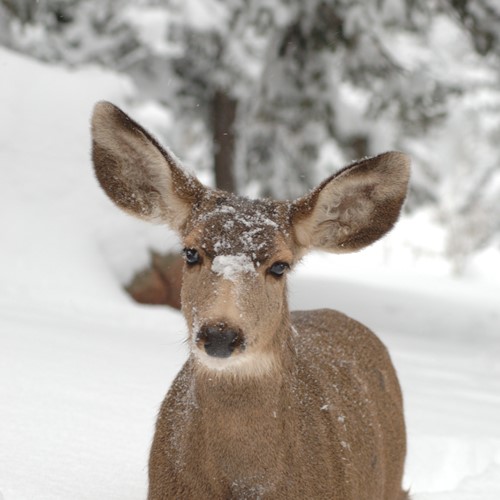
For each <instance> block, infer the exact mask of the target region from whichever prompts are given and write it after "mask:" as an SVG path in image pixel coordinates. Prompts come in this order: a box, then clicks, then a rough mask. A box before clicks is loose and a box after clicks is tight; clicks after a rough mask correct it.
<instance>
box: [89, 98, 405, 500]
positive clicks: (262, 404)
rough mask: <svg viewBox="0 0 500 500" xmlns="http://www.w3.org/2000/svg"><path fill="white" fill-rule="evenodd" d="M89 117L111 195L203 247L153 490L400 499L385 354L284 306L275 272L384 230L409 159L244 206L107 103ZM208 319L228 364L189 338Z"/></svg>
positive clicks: (191, 284)
mask: <svg viewBox="0 0 500 500" xmlns="http://www.w3.org/2000/svg"><path fill="white" fill-rule="evenodd" d="M117 116H118V117H119V119H117ZM93 124H94V125H93V139H94V142H93V145H94V146H93V147H94V155H93V159H94V165H95V168H96V172H97V176H98V179H99V180H100V182H101V184H102V185H103V188H104V189H105V190H106V192H107V193H108V195H109V196H110V197H111V198H112V199H113V200H114V201H115V202H116V203H117V204H118V205H119V206H121V207H122V208H124V209H125V210H127V211H132V212H133V213H134V214H135V215H136V216H139V217H142V218H144V219H147V220H152V219H158V218H159V219H160V220H163V221H164V222H166V223H167V224H169V225H171V226H172V227H174V228H175V229H177V230H178V232H179V234H180V236H181V238H182V239H183V242H184V244H185V246H186V247H188V248H191V249H195V250H196V251H197V252H198V253H199V255H200V260H199V262H198V263H196V264H194V265H186V266H185V269H184V279H183V289H182V307H183V313H184V315H185V317H186V320H187V324H188V329H189V338H188V341H189V346H190V350H191V354H190V356H189V359H188V361H187V362H186V364H185V365H184V367H183V369H182V370H181V372H180V373H179V375H178V376H177V378H176V379H175V381H174V383H173V385H172V387H171V389H170V391H169V393H168V394H167V397H166V399H165V401H164V403H163V405H162V407H161V409H160V413H159V415H158V420H157V425H156V431H155V436H154V439H153V444H152V448H151V455H150V463H149V496H148V498H149V499H150V500H160V499H177V498H182V499H205V498H214V499H215V498H217V499H219V498H234V499H246V498H262V499H264V498H269V499H298V498H301V499H302V498H304V499H305V498H307V499H315V498H318V499H319V498H321V499H323V498H328V499H334V500H347V499H352V500H402V499H404V498H407V496H406V493H405V492H404V491H402V489H401V480H402V474H403V468H404V459H405V452H406V441H405V439H406V437H405V426H404V418H403V405H402V397H401V391H400V388H399V384H398V380H397V377H396V373H395V371H394V368H393V366H392V363H391V360H390V357H389V355H388V353H387V350H386V349H385V347H384V346H383V344H382V343H381V342H380V341H379V340H378V339H377V337H376V336H375V335H374V334H373V333H372V332H370V331H369V330H368V329H367V328H365V327H364V326H363V325H361V324H359V323H357V322H356V321H354V320H352V319H350V318H348V317H346V316H344V315H343V314H341V313H339V312H336V311H331V310H319V311H308V312H293V313H291V314H290V313H289V311H288V305H287V290H286V276H281V277H276V276H275V275H273V273H272V269H273V264H276V263H278V262H283V263H285V264H287V265H289V266H290V267H293V265H294V264H295V263H296V262H297V261H298V260H299V259H300V257H301V256H302V255H303V254H304V253H305V252H306V251H307V250H308V249H309V248H311V247H316V248H322V249H325V250H328V251H334V252H344V251H353V250H357V249H359V248H362V247H363V246H366V245H368V244H370V243H372V242H373V241H375V240H376V239H378V238H380V237H381V236H382V235H383V234H385V233H386V232H387V231H388V230H389V229H390V228H391V227H392V226H393V224H394V223H395V221H396V219H397V217H398V215H399V211H400V209H401V205H402V203H403V200H404V197H405V193H406V185H407V182H408V172H409V170H408V160H407V158H406V157H405V156H404V155H403V154H401V153H385V154H384V155H380V156H378V157H375V158H372V159H367V160H363V161H362V162H359V163H357V164H354V165H351V166H349V167H347V168H346V169H344V170H342V171H341V172H339V173H338V174H336V175H335V176H332V177H331V178H329V179H327V180H326V181H325V182H324V183H322V184H321V185H320V186H319V187H318V188H317V189H315V190H313V191H312V192H311V193H310V194H309V195H307V196H304V197H303V198H301V199H299V200H297V201H295V202H291V203H288V202H276V201H272V200H248V199H245V198H240V197H237V196H234V195H230V194H227V193H223V192H221V191H215V190H210V189H208V188H204V187H203V186H202V185H201V184H200V183H199V182H198V181H196V180H195V179H193V178H192V177H190V176H188V175H187V174H185V173H184V172H183V171H182V170H181V168H180V167H179V166H178V164H177V163H176V162H175V160H173V159H172V158H173V157H172V156H171V155H170V153H167V152H166V151H165V150H164V149H162V148H161V147H160V146H159V144H158V143H157V142H156V141H155V140H154V139H152V138H151V136H149V134H148V133H147V132H146V131H144V130H143V129H142V128H140V127H139V125H137V124H135V122H133V121H132V120H130V119H129V118H128V117H126V115H124V114H123V113H122V112H121V111H119V110H117V108H115V107H113V106H112V105H110V104H108V103H101V104H99V105H98V107H97V108H96V111H95V114H94V121H93ZM143 152H144V155H143V156H141V155H142V153H143ZM136 170H137V171H136ZM132 195H134V196H132ZM124 199H128V200H130V199H133V200H137V199H138V200H142V201H141V203H140V204H139V205H136V204H135V203H134V202H130V201H126V202H124V201H123V200H124ZM144 207H146V208H144ZM215 326H217V328H219V329H220V330H221V331H223V330H224V329H228V330H233V331H238V332H239V333H238V335H239V337H238V342H237V348H235V350H234V351H233V352H232V353H231V354H230V355H229V357H227V358H219V357H213V356H209V355H208V354H207V353H206V352H205V350H204V342H205V337H204V336H201V337H200V336H199V335H197V334H198V332H200V331H202V330H203V329H204V328H207V327H211V328H212V327H215Z"/></svg>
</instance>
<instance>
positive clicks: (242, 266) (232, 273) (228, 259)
mask: <svg viewBox="0 0 500 500" xmlns="http://www.w3.org/2000/svg"><path fill="white" fill-rule="evenodd" d="M212 271H213V272H214V273H215V274H219V275H220V276H223V277H224V279H226V280H229V281H236V280H237V278H238V276H239V275H240V274H242V273H254V274H255V267H254V265H253V262H252V259H251V258H250V257H249V256H248V255H245V254H239V255H217V257H215V259H214V261H213V262H212Z"/></svg>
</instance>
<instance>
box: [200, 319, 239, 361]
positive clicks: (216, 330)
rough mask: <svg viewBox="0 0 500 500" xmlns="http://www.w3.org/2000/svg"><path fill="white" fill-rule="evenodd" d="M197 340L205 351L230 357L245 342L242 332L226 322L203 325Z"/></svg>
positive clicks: (220, 356) (216, 355)
mask: <svg viewBox="0 0 500 500" xmlns="http://www.w3.org/2000/svg"><path fill="white" fill-rule="evenodd" d="M196 340H197V343H198V345H199V347H200V348H201V347H202V346H203V348H204V349H205V352H206V353H207V354H208V355H209V356H214V357H215V358H228V357H229V356H231V354H232V352H233V351H234V350H235V349H236V348H237V347H239V346H241V345H242V344H243V336H242V334H241V332H240V331H239V330H238V329H235V328H230V327H229V326H227V325H226V324H224V323H218V324H216V325H207V326H204V327H202V328H201V329H200V331H199V332H198V335H197V337H196Z"/></svg>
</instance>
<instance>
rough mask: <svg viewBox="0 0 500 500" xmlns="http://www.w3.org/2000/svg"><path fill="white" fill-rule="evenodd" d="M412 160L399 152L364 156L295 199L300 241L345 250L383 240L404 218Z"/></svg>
mask: <svg viewBox="0 0 500 500" xmlns="http://www.w3.org/2000/svg"><path fill="white" fill-rule="evenodd" d="M409 164H410V161H409V158H408V157H407V156H406V155H404V154H403V153H399V152H389V153H384V154H382V155H379V156H376V157H374V158H369V159H366V160H362V161H360V162H358V163H355V164H353V165H350V166H348V167H346V168H345V169H343V170H341V171H340V172H338V173H337V174H335V175H334V176H332V177H330V178H329V179H327V180H326V181H324V182H323V183H322V184H321V185H320V186H319V187H318V188H316V189H315V190H313V191H312V192H311V193H310V194H309V195H307V196H305V197H303V198H300V199H298V200H297V201H295V202H294V203H293V205H292V211H293V212H292V214H293V225H294V228H295V236H296V239H297V242H298V243H299V245H300V246H302V247H303V248H306V249H308V248H319V249H322V250H327V251H330V252H338V253H341V252H352V251H356V250H359V249H361V248H363V247H365V246H367V245H369V244H371V243H373V242H374V241H376V240H378V239H379V238H380V237H381V236H383V235H384V234H385V233H387V232H388V231H389V230H390V229H391V228H392V227H393V225H394V223H395V222H396V220H397V219H398V217H399V213H400V210H401V207H402V205H403V201H404V199H405V197H406V190H407V186H408V179H409V172H410V170H409Z"/></svg>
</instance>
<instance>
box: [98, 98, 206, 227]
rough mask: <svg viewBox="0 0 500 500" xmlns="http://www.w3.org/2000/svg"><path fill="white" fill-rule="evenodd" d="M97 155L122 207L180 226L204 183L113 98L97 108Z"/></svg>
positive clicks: (105, 182) (108, 188)
mask: <svg viewBox="0 0 500 500" xmlns="http://www.w3.org/2000/svg"><path fill="white" fill-rule="evenodd" d="M92 160H93V163H94V169H95V173H96V176H97V179H98V181H99V183H100V184H101V187H102V188H103V189H104V191H105V192H106V193H107V195H108V196H109V197H110V198H111V200H112V201H114V202H115V203H116V204H117V205H118V206H119V207H120V208H122V209H123V210H125V211H126V212H128V213H130V214H132V215H135V216H136V217H139V218H141V219H145V220H149V221H153V222H164V223H167V224H169V225H170V226H171V227H172V228H173V229H176V230H180V229H181V228H182V227H183V225H184V224H185V221H186V220H187V218H188V216H189V213H190V210H191V206H192V204H193V203H194V202H196V199H197V198H200V197H201V196H202V195H203V191H204V189H205V188H204V187H203V186H202V185H201V184H200V183H199V182H198V181H197V180H196V179H195V178H194V177H191V176H189V175H188V174H187V173H186V172H185V171H184V170H183V169H182V168H181V167H180V165H179V164H178V162H177V160H175V158H174V157H173V156H172V155H171V154H170V153H168V152H167V151H166V150H165V149H163V148H162V147H161V146H160V145H159V143H158V142H157V141H156V140H155V139H154V138H153V137H152V136H151V135H150V134H149V133H148V132H146V130H144V129H143V128H142V127H141V126H140V125H138V124H137V123H136V122H134V121H133V120H132V119H131V118H129V117H128V116H127V115H126V114H125V113H124V112H123V111H121V110H120V109H119V108H117V107H116V106H114V105H113V104H111V103H108V102H100V103H98V104H97V105H96V106H95V108H94V114H93V116H92Z"/></svg>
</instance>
